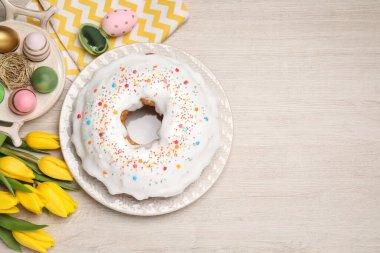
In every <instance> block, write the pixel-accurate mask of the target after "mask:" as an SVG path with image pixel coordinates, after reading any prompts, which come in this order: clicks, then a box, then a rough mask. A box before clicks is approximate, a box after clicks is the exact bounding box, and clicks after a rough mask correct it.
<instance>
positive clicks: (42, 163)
mask: <svg viewBox="0 0 380 253" xmlns="http://www.w3.org/2000/svg"><path fill="white" fill-rule="evenodd" d="M38 167H39V168H40V170H41V171H42V172H43V173H44V174H45V175H47V176H49V177H52V178H55V179H59V180H67V181H73V177H72V176H71V173H70V171H69V168H68V167H67V165H66V163H65V162H64V161H62V160H60V159H58V158H56V157H54V156H44V157H42V158H41V159H40V160H39V161H38Z"/></svg>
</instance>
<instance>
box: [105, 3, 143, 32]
mask: <svg viewBox="0 0 380 253" xmlns="http://www.w3.org/2000/svg"><path fill="white" fill-rule="evenodd" d="M136 22H137V16H136V13H134V12H133V11H130V10H125V9H124V10H114V11H111V12H110V13H108V14H107V15H106V16H105V17H104V18H103V21H102V29H103V30H104V31H105V32H106V33H107V34H108V35H109V36H112V37H118V36H122V35H125V34H127V33H129V32H130V31H132V29H133V27H134V26H135V25H136Z"/></svg>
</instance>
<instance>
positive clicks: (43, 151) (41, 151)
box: [5, 138, 50, 155]
mask: <svg viewBox="0 0 380 253" xmlns="http://www.w3.org/2000/svg"><path fill="white" fill-rule="evenodd" d="M5 143H7V144H8V145H13V144H12V140H11V139H10V138H7V139H6V140H5ZM12 148H14V147H12ZM17 149H24V150H28V151H31V152H34V153H39V154H45V155H48V154H50V153H49V152H48V151H45V150H41V149H36V148H32V147H31V146H29V145H28V144H27V143H26V142H25V141H24V140H22V143H21V146H20V147H17Z"/></svg>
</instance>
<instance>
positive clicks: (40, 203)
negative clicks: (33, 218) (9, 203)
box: [16, 184, 45, 215]
mask: <svg viewBox="0 0 380 253" xmlns="http://www.w3.org/2000/svg"><path fill="white" fill-rule="evenodd" d="M24 186H25V187H26V188H28V189H29V190H31V191H32V192H30V193H29V192H22V191H16V197H17V199H18V200H19V201H20V203H21V205H22V206H23V207H25V209H27V210H29V211H31V212H32V213H35V214H37V215H38V214H41V213H42V208H43V207H44V206H45V204H44V199H43V197H42V196H40V192H39V191H38V190H37V189H36V188H34V187H32V186H30V185H27V184H24Z"/></svg>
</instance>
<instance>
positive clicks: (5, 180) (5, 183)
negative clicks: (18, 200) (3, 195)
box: [0, 172, 15, 196]
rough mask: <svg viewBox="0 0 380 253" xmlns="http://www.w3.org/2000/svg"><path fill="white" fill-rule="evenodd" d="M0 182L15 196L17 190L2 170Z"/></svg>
mask: <svg viewBox="0 0 380 253" xmlns="http://www.w3.org/2000/svg"><path fill="white" fill-rule="evenodd" d="M0 182H1V183H3V185H4V186H5V187H6V188H7V189H8V191H9V192H10V193H12V195H13V196H15V192H14V191H13V188H12V186H11V184H10V183H9V181H8V180H7V179H6V178H5V176H4V174H3V173H1V172H0Z"/></svg>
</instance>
